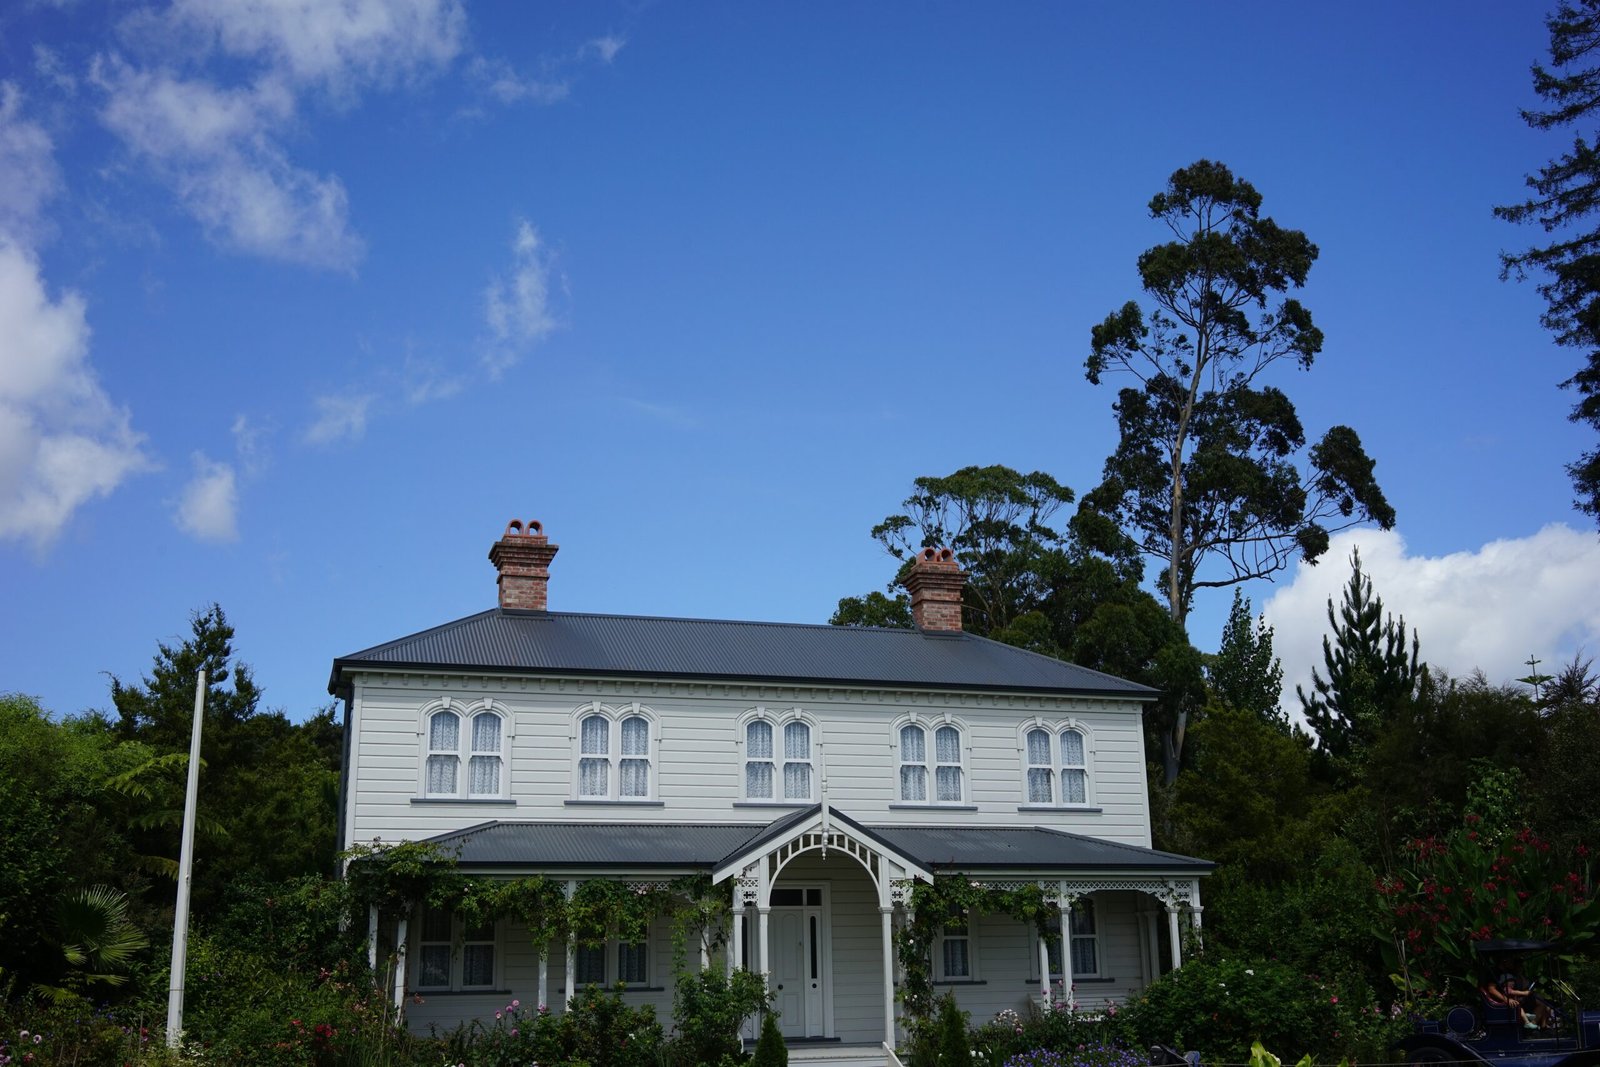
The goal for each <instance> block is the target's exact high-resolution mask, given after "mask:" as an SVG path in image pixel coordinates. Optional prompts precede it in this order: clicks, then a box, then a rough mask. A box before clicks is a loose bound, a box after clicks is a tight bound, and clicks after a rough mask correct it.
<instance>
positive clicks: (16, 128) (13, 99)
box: [0, 82, 61, 242]
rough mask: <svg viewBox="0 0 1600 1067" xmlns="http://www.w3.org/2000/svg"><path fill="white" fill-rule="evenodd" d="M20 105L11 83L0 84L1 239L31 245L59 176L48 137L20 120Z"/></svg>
mask: <svg viewBox="0 0 1600 1067" xmlns="http://www.w3.org/2000/svg"><path fill="white" fill-rule="evenodd" d="M22 103H23V101H22V91H21V90H19V89H18V88H17V87H16V85H15V84H14V83H12V82H0V235H7V236H10V237H11V238H12V239H13V240H18V241H28V242H31V241H33V240H35V239H37V237H38V231H39V228H40V218H41V215H42V212H43V208H44V205H45V202H46V201H47V200H49V199H50V198H51V197H52V196H54V195H55V194H56V192H57V191H58V190H59V189H60V187H61V174H60V171H59V170H58V169H57V167H56V161H55V146H54V145H53V144H52V143H51V141H50V135H49V134H48V133H46V132H45V131H44V128H43V127H42V126H40V125H39V124H38V123H35V122H30V121H29V120H28V119H27V118H25V117H24V116H23V114H22Z"/></svg>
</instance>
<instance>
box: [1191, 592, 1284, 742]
mask: <svg viewBox="0 0 1600 1067" xmlns="http://www.w3.org/2000/svg"><path fill="white" fill-rule="evenodd" d="M1206 673H1207V680H1208V681H1209V682H1210V683H1211V692H1212V693H1213V695H1214V696H1215V697H1216V700H1217V702H1218V703H1220V704H1222V705H1224V706H1226V707H1230V708H1238V709H1240V710H1241V711H1248V712H1251V713H1253V714H1254V715H1256V716H1257V717H1258V718H1260V719H1261V720H1262V721H1263V722H1266V723H1268V724H1270V725H1271V726H1273V727H1274V728H1275V729H1277V730H1278V731H1279V732H1281V733H1285V734H1287V733H1288V732H1289V718H1288V716H1287V715H1285V714H1284V712H1283V709H1282V708H1281V707H1279V706H1278V701H1279V700H1280V699H1281V698H1282V697H1283V664H1282V663H1280V662H1279V661H1278V657H1277V656H1275V655H1273V653H1272V627H1270V626H1268V625H1267V620H1266V616H1262V617H1261V618H1259V619H1256V620H1254V621H1252V619H1251V617H1250V599H1249V598H1248V597H1246V596H1245V595H1244V594H1243V593H1242V592H1240V591H1239V590H1238V589H1235V590H1234V591H1233V606H1232V608H1230V609H1229V611H1228V621H1227V622H1226V623H1225V624H1224V625H1223V627H1222V644H1221V647H1219V648H1218V649H1217V654H1216V655H1215V656H1214V657H1212V660H1211V663H1210V666H1209V668H1208V670H1207V672H1206Z"/></svg>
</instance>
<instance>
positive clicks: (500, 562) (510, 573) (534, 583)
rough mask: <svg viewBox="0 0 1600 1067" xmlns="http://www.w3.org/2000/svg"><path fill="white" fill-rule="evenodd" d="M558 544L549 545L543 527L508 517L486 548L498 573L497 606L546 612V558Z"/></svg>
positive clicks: (547, 572)
mask: <svg viewBox="0 0 1600 1067" xmlns="http://www.w3.org/2000/svg"><path fill="white" fill-rule="evenodd" d="M560 548H561V546H560V545H552V544H551V543H550V539H549V538H548V537H546V536H545V535H544V527H543V526H541V525H540V524H539V523H538V522H536V521H534V520H532V519H530V520H528V522H527V523H526V524H524V523H523V522H522V520H521V519H512V520H511V521H510V522H508V523H507V524H506V532H505V534H504V535H503V536H502V537H501V538H500V540H498V541H496V542H495V543H494V545H493V547H491V548H490V549H489V562H490V563H493V564H494V565H495V569H496V570H498V571H499V572H500V580H499V586H500V606H501V607H502V608H517V609H520V610H522V611H546V610H548V608H549V604H550V561H551V560H553V559H555V558H556V552H558V551H559V550H560Z"/></svg>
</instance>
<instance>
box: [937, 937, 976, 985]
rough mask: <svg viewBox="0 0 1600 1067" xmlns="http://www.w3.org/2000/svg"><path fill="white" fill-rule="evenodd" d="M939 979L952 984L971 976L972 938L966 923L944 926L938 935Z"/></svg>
mask: <svg viewBox="0 0 1600 1067" xmlns="http://www.w3.org/2000/svg"><path fill="white" fill-rule="evenodd" d="M938 952H939V977H940V978H942V979H944V980H946V981H952V982H960V981H965V980H967V979H970V978H971V977H972V976H973V975H972V937H971V931H970V928H969V927H968V926H967V924H966V923H959V924H956V923H951V924H949V925H946V926H945V928H944V930H943V931H942V932H941V933H940V935H939V948H938Z"/></svg>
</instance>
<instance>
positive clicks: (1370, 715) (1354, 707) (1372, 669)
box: [1295, 549, 1427, 777]
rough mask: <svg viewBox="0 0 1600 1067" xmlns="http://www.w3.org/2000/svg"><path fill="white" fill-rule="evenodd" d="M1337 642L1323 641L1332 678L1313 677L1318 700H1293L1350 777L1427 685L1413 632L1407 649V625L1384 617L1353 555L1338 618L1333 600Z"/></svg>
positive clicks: (1355, 553) (1303, 695)
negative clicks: (1385, 728)
mask: <svg viewBox="0 0 1600 1067" xmlns="http://www.w3.org/2000/svg"><path fill="white" fill-rule="evenodd" d="M1328 625H1329V626H1330V627H1332V629H1333V636H1332V640H1330V639H1329V637H1328V636H1327V635H1324V636H1323V638H1322V662H1323V668H1324V670H1325V671H1326V677H1324V676H1323V674H1322V673H1321V672H1318V671H1316V670H1313V671H1312V672H1311V685H1312V692H1311V693H1310V694H1309V695H1307V693H1306V691H1305V690H1304V689H1303V688H1302V687H1300V686H1296V687H1295V693H1296V694H1297V695H1298V696H1299V697H1300V703H1301V706H1302V707H1303V708H1304V710H1305V716H1306V722H1307V723H1309V724H1310V726H1311V729H1312V731H1313V732H1314V733H1315V734H1316V735H1317V750H1318V751H1319V752H1321V753H1322V754H1323V755H1324V756H1325V757H1326V758H1327V759H1328V760H1329V761H1330V762H1331V763H1332V765H1333V767H1334V770H1335V772H1336V774H1338V775H1339V776H1341V777H1347V776H1348V775H1349V774H1350V772H1351V771H1353V770H1354V769H1355V768H1357V767H1359V765H1360V764H1361V763H1363V762H1364V760H1365V757H1366V754H1367V752H1368V751H1369V750H1370V749H1371V747H1372V743H1373V741H1374V740H1376V739H1377V736H1378V732H1379V730H1380V729H1381V728H1382V727H1383V725H1384V724H1385V723H1386V722H1388V721H1389V720H1390V719H1391V718H1392V717H1393V716H1394V713H1395V711H1396V709H1397V708H1398V707H1399V706H1400V704H1401V703H1402V702H1403V701H1407V700H1410V699H1411V698H1413V697H1414V696H1416V694H1417V692H1418V690H1419V688H1420V687H1421V686H1423V685H1424V684H1425V683H1426V681H1427V668H1426V667H1425V666H1423V665H1421V663H1420V662H1419V660H1418V655H1419V652H1420V642H1419V640H1418V638H1417V636H1416V634H1415V633H1414V632H1413V633H1412V635H1411V641H1410V648H1409V650H1408V649H1407V647H1406V621H1405V619H1404V617H1402V618H1400V619H1399V620H1396V619H1395V618H1394V616H1392V615H1385V614H1384V611H1383V600H1382V599H1381V598H1380V597H1378V596H1377V595H1376V594H1374V593H1373V591H1372V579H1371V578H1369V577H1368V576H1367V575H1366V573H1365V572H1363V571H1362V569H1361V552H1360V550H1359V549H1353V550H1352V551H1351V553H1350V581H1349V584H1347V585H1346V586H1345V589H1344V597H1343V601H1342V602H1341V604H1340V605H1339V611H1338V613H1337V614H1335V613H1334V610H1333V599H1332V598H1331V597H1330V598H1329V600H1328Z"/></svg>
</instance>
